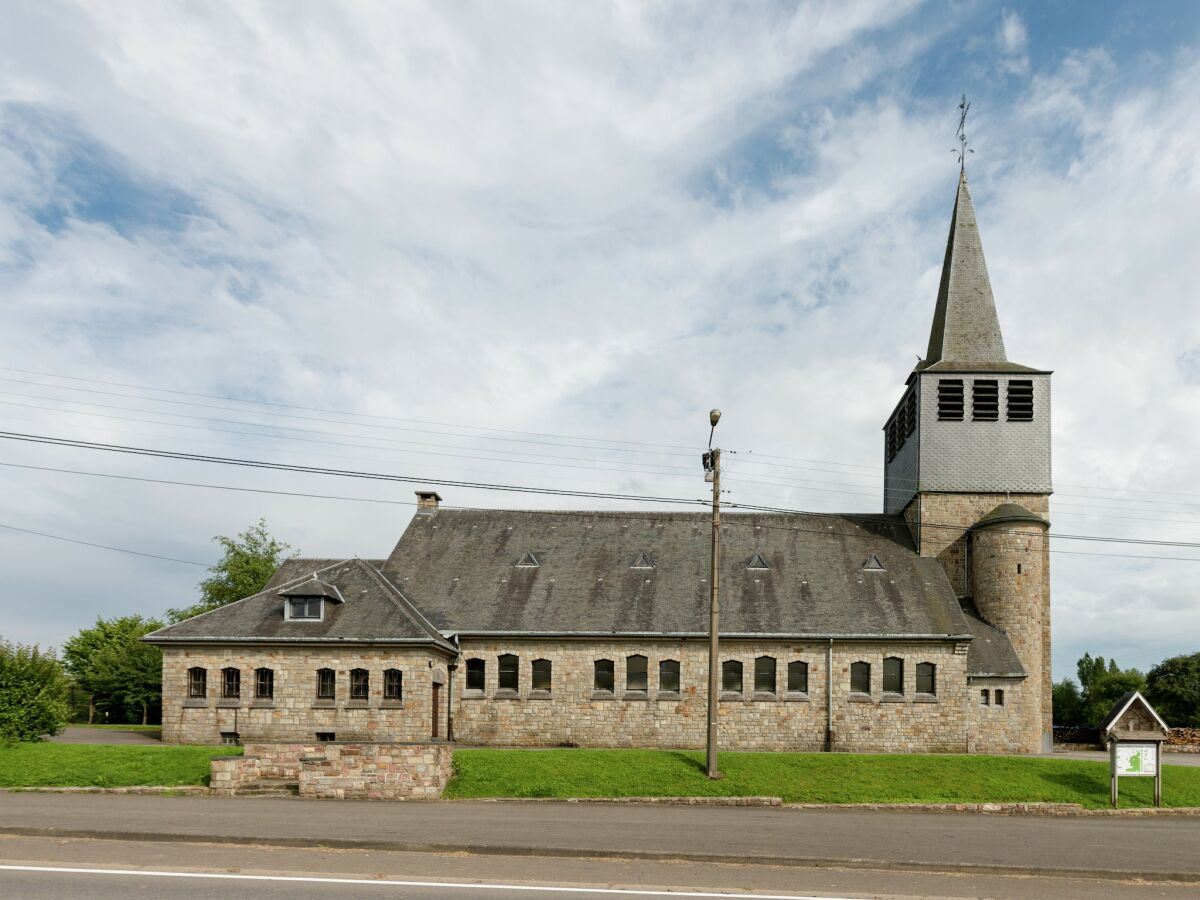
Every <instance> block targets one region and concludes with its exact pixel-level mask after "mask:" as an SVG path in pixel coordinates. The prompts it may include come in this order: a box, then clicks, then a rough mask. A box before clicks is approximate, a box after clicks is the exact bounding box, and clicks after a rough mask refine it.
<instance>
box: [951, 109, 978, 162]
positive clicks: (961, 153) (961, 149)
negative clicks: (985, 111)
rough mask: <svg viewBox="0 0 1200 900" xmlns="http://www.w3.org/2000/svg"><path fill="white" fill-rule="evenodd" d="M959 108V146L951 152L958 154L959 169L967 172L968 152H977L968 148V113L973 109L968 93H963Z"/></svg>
mask: <svg viewBox="0 0 1200 900" xmlns="http://www.w3.org/2000/svg"><path fill="white" fill-rule="evenodd" d="M958 108H959V109H960V110H961V112H960V114H959V116H958V132H957V134H958V146H957V147H955V148H953V149H952V150H951V151H950V152H951V153H957V154H958V171H960V172H965V171H966V170H967V164H966V160H967V154H968V153H974V152H975V151H974V150H968V149H967V113H968V112H970V110H971V101H969V100H968V99H967V95H966V94H963V95H962V100H961V101H960V102H959V104H958Z"/></svg>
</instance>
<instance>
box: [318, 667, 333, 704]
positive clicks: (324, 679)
mask: <svg viewBox="0 0 1200 900" xmlns="http://www.w3.org/2000/svg"><path fill="white" fill-rule="evenodd" d="M335 697H337V674H336V673H335V672H334V671H333V669H317V699H318V700H333V699H334V698H335Z"/></svg>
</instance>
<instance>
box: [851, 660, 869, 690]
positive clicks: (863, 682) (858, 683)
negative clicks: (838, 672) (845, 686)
mask: <svg viewBox="0 0 1200 900" xmlns="http://www.w3.org/2000/svg"><path fill="white" fill-rule="evenodd" d="M850 690H851V692H853V693H855V694H869V693H871V664H870V663H865V662H856V663H850Z"/></svg>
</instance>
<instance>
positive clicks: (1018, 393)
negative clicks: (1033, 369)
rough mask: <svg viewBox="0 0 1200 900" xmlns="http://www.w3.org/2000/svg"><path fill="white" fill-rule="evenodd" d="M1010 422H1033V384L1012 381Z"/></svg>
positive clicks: (1030, 382) (1009, 395) (1009, 409)
mask: <svg viewBox="0 0 1200 900" xmlns="http://www.w3.org/2000/svg"><path fill="white" fill-rule="evenodd" d="M1008 421H1010V422H1032V421H1033V382H1032V381H1010V382H1009V383H1008Z"/></svg>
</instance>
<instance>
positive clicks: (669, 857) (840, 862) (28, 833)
mask: <svg viewBox="0 0 1200 900" xmlns="http://www.w3.org/2000/svg"><path fill="white" fill-rule="evenodd" d="M0 834H9V835H20V836H24V837H52V838H82V839H85V840H102V841H136V842H146V843H171V844H224V845H227V846H242V847H304V848H306V849H314V848H322V847H325V848H329V849H335V850H383V851H391V852H400V853H468V854H472V855H474V856H510V857H542V858H550V859H614V860H629V859H634V860H648V861H656V862H693V863H716V864H722V865H760V866H787V867H793V868H814V869H856V870H859V869H866V870H873V871H884V872H915V873H924V874H946V873H950V874H964V875H1015V874H1020V875H1038V876H1044V877H1050V878H1083V879H1093V880H1095V879H1102V880H1105V881H1131V880H1138V881H1150V882H1178V883H1182V884H1200V872H1146V871H1138V870H1124V869H1080V868H1067V867H1053V866H1027V865H1020V866H1002V865H982V864H972V863H919V862H900V861H895V860H881V859H865V858H862V857H846V858H828V857H826V858H818V857H803V856H769V855H765V854H764V855H758V854H737V855H731V854H718V853H672V852H660V851H651V850H593V849H589V848H555V847H549V848H547V847H515V846H513V847H508V846H496V845H490V844H437V843H417V842H402V841H401V842H393V841H365V840H358V841H355V840H340V839H336V838H334V839H328V838H321V839H316V840H314V839H313V838H278V837H276V838H268V837H253V838H251V837H229V836H227V835H218V834H154V833H150V832H140V831H129V832H117V831H99V830H94V829H71V828H17V827H0Z"/></svg>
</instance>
